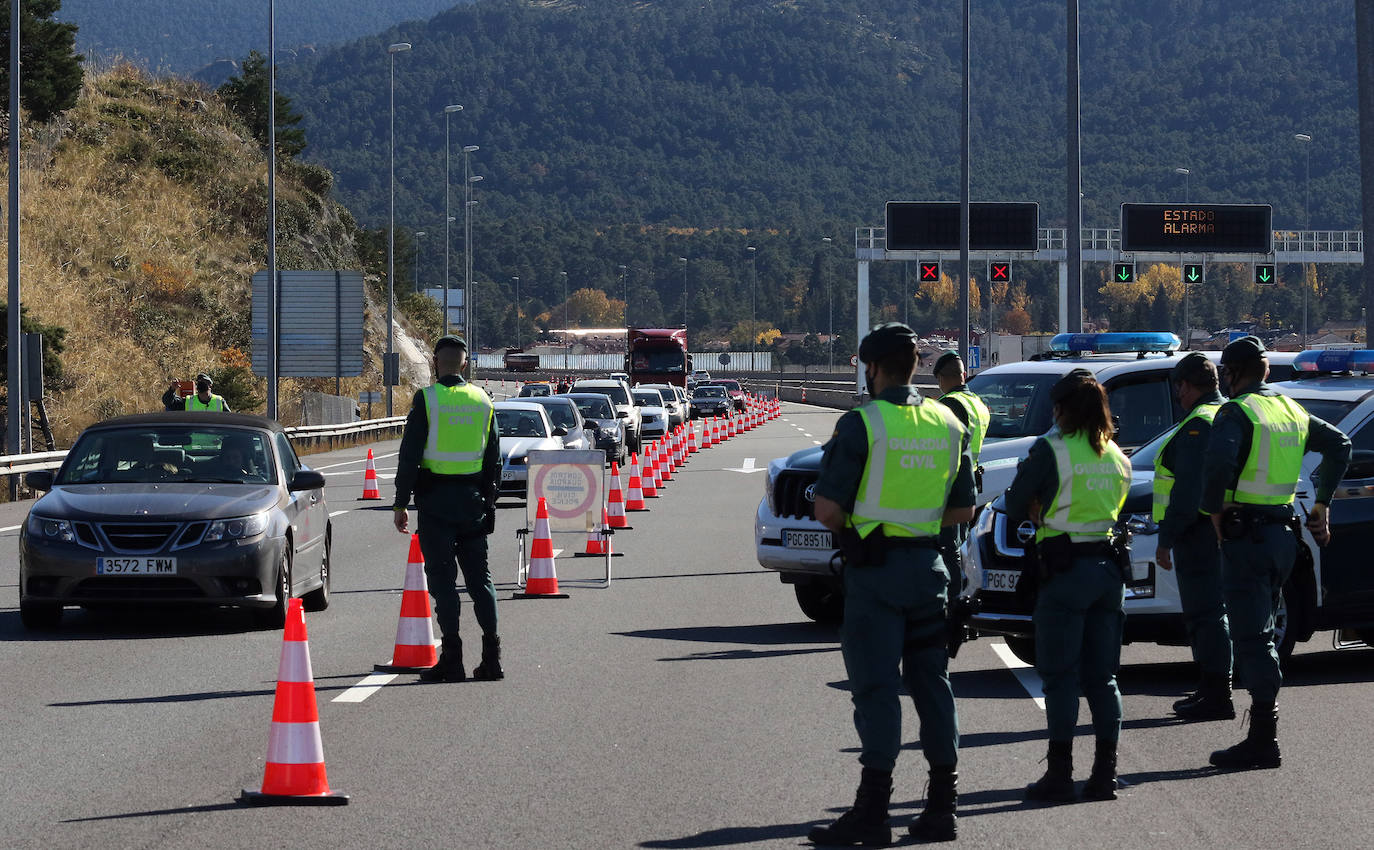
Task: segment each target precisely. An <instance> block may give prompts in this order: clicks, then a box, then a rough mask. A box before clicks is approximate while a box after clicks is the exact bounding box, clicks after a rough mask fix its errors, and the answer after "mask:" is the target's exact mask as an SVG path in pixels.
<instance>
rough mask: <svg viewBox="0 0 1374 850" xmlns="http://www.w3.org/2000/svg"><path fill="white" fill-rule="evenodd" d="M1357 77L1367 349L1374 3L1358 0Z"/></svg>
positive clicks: (1372, 325) (1371, 324)
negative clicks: (1363, 165)
mask: <svg viewBox="0 0 1374 850" xmlns="http://www.w3.org/2000/svg"><path fill="white" fill-rule="evenodd" d="M1355 56H1356V61H1355V68H1356V70H1355V76H1356V78H1357V79H1358V80H1359V95H1358V99H1359V113H1360V118H1359V120H1360V162H1362V163H1364V164H1365V167H1364V168H1362V169H1360V207H1361V209H1362V211H1363V214H1364V250H1365V256H1366V260H1365V263H1364V267H1363V272H1362V273H1361V277H1362V278H1363V280H1364V298H1363V299H1362V300H1363V303H1364V321H1365V325H1364V334H1365V336H1364V339H1365V347H1366V348H1368V347H1369V346H1370V344H1371V343H1370V340H1374V334H1371V333H1370V331H1371V329H1374V263H1371V262H1369V260H1368V259H1367V258H1368V256H1369V252H1370V251H1371V250H1374V238H1372V237H1374V0H1355Z"/></svg>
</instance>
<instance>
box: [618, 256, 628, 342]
mask: <svg viewBox="0 0 1374 850" xmlns="http://www.w3.org/2000/svg"><path fill="white" fill-rule="evenodd" d="M619 268H620V297H621V298H623V299H624V300H625V308H624V314H623V315H622V316H621V317H620V318H621V320H622V321H623V323H624V325H625V327H626V328H628V327H629V326H630V284H629V283H628V282H627V281H626V279H625V272H626V271H627V269H626V267H625V264H624V263H621V264H620V266H619ZM629 340H630V337H629V334H628V333H627V334H626V335H625V345H626V351H627V352H628V351H629V348H628V346H629V344H630V341H629Z"/></svg>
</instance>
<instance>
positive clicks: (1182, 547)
mask: <svg viewBox="0 0 1374 850" xmlns="http://www.w3.org/2000/svg"><path fill="white" fill-rule="evenodd" d="M1173 559H1174V575H1175V577H1176V578H1177V579H1178V595H1179V600H1180V601H1181V602H1182V603H1183V622H1184V625H1185V626H1186V627H1187V629H1188V643H1189V645H1190V646H1191V647H1192V649H1193V660H1194V661H1196V662H1197V665H1198V667H1199V668H1201V670H1202V674H1203V675H1204V676H1230V675H1231V628H1230V625H1229V624H1228V623H1227V620H1226V600H1225V599H1224V598H1223V595H1222V590H1221V546H1220V544H1219V543H1218V542H1217V534H1216V531H1214V530H1213V528H1212V523H1211V521H1210V520H1209V519H1208V518H1207V517H1202V518H1201V519H1199V521H1198V522H1195V523H1193V525H1191V526H1189V527H1188V529H1187V530H1186V531H1184V532H1183V534H1181V535H1179V538H1178V540H1177V541H1176V542H1175V544H1174V548H1173Z"/></svg>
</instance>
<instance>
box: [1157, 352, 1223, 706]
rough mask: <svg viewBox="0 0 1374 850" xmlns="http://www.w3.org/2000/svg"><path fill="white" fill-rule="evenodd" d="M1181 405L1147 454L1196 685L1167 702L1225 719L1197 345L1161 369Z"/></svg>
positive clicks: (1208, 427)
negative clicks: (1164, 438) (1205, 503)
mask: <svg viewBox="0 0 1374 850" xmlns="http://www.w3.org/2000/svg"><path fill="white" fill-rule="evenodd" d="M1169 380H1170V383H1171V384H1173V387H1174V393H1175V395H1176V396H1177V397H1178V402H1179V404H1180V405H1182V406H1183V409H1184V410H1186V411H1188V413H1187V414H1186V415H1185V416H1184V417H1183V420H1182V421H1181V422H1179V424H1178V425H1177V426H1176V427H1175V428H1174V430H1173V433H1172V435H1171V436H1170V437H1169V438H1168V442H1166V443H1165V444H1164V446H1163V447H1162V448H1160V450H1159V452H1158V453H1157V454H1156V455H1155V479H1154V521H1155V522H1157V523H1159V538H1158V541H1159V542H1158V545H1157V547H1156V549H1155V563H1157V564H1159V566H1160V568H1161V569H1165V570H1173V569H1176V572H1175V576H1176V577H1177V579H1178V595H1179V599H1180V601H1181V602H1182V603H1183V622H1184V624H1185V625H1186V627H1187V629H1188V643H1189V646H1191V647H1192V650H1193V661H1195V662H1196V663H1197V665H1198V669H1199V671H1200V679H1199V684H1198V688H1197V691H1196V692H1194V693H1193V694H1190V695H1189V696H1187V697H1184V698H1183V699H1181V700H1179V701H1177V702H1175V703H1174V713H1175V714H1177V715H1178V716H1179V717H1181V718H1183V719H1185V720H1229V719H1231V718H1234V717H1235V716H1236V709H1235V706H1234V705H1233V704H1232V702H1231V631H1230V628H1229V627H1228V625H1227V622H1226V602H1225V600H1224V599H1223V598H1222V592H1221V547H1220V545H1219V544H1218V542H1217V533H1216V530H1215V529H1213V528H1212V521H1211V519H1210V518H1209V517H1207V516H1206V515H1205V514H1203V513H1202V511H1201V505H1202V467H1203V464H1204V463H1205V462H1206V458H1207V440H1208V438H1209V437H1210V436H1211V434H1212V418H1213V417H1214V416H1216V413H1217V409H1218V408H1220V407H1221V405H1222V402H1224V401H1225V399H1224V398H1222V396H1221V393H1220V392H1219V391H1218V389H1217V367H1216V366H1214V365H1212V361H1210V360H1208V359H1207V357H1206V356H1205V355H1203V354H1202V353H1201V352H1198V351H1194V352H1192V353H1191V354H1188V355H1186V356H1184V357H1183V358H1182V359H1181V360H1179V362H1178V364H1177V365H1175V366H1174V368H1173V371H1172V373H1171V374H1170V376H1169Z"/></svg>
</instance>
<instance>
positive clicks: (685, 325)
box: [677, 257, 687, 330]
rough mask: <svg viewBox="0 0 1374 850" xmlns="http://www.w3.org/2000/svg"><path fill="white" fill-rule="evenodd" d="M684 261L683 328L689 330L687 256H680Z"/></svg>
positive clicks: (681, 261)
mask: <svg viewBox="0 0 1374 850" xmlns="http://www.w3.org/2000/svg"><path fill="white" fill-rule="evenodd" d="M677 260H678V262H679V263H682V329H683V330H687V258H686V257H678V258H677Z"/></svg>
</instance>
